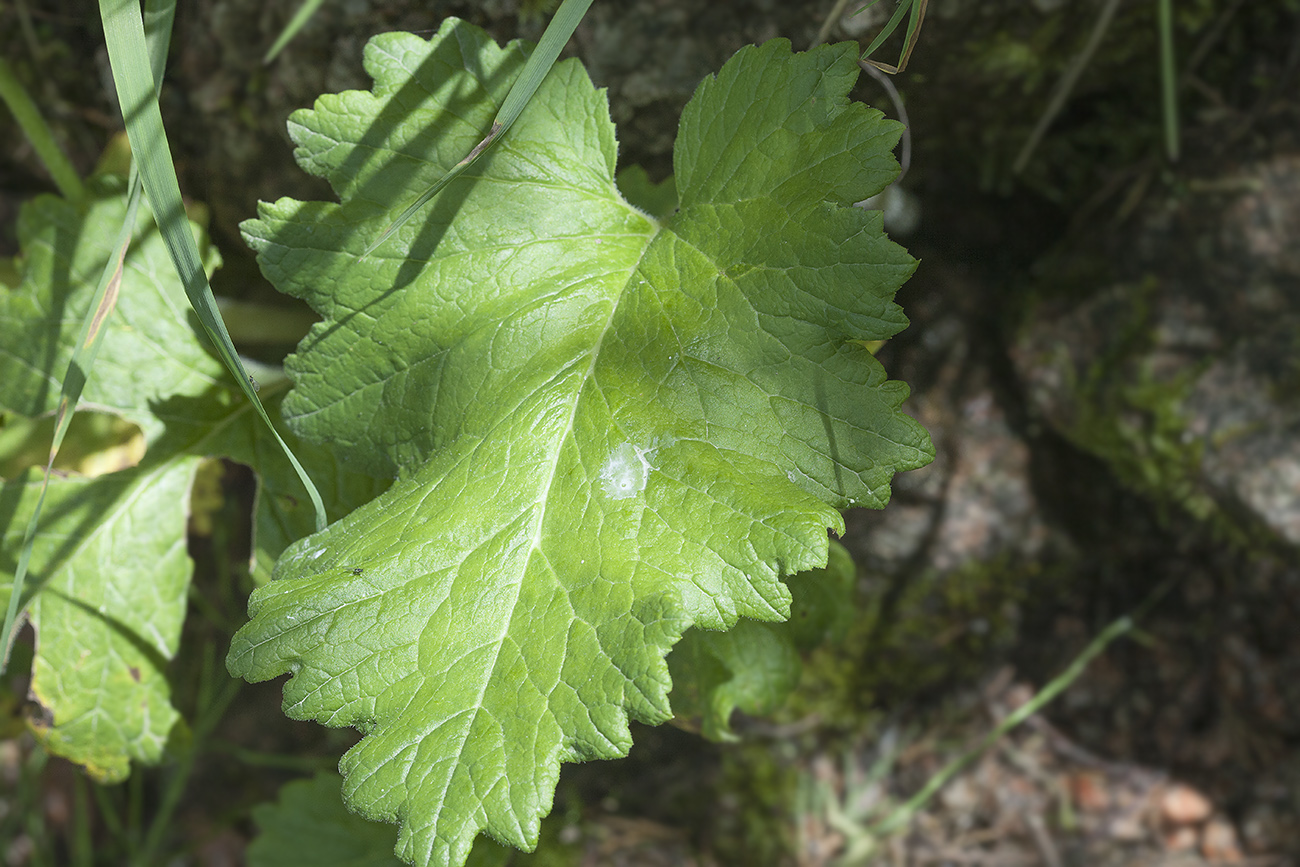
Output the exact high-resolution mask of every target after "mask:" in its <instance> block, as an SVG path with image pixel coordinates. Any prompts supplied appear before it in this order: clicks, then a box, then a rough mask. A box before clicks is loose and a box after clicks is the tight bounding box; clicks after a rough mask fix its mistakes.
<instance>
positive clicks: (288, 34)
mask: <svg viewBox="0 0 1300 867" xmlns="http://www.w3.org/2000/svg"><path fill="white" fill-rule="evenodd" d="M324 2H325V0H303V4H302V5H301V6H299V7H298V11H297V12H295V13H293V18H292V19H290V21H289V23H288V24H286V25H284V30H282V31H280V35H279V36H277V37H276V38H275V43H274V44H273V45H272V46H271V47H270V48H269V49H268V50H267V52H266V56H265V57H263V58H262V62H263V63H270V62H271V61H272V60H275V58H276V55H278V54H279V53H280V52H281V51H283V50H284V47H285V46H286V45H288V44H289V40H291V39H293V38H294V37H295V36H297V35H298V31H299V30H301V29H302V28H303V26H304V25H306V23H307V22H308V21H310V20H311V17H312V16H313V15H315V14H316V10H317V9H319V8H320V7H321V6H322V4H324Z"/></svg>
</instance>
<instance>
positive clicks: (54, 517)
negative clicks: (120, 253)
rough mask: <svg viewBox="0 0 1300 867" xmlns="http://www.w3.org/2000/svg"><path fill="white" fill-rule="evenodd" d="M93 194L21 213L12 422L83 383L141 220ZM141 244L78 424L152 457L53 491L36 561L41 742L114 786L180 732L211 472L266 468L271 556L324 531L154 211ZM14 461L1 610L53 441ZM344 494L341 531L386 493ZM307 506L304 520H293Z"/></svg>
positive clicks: (0, 379)
mask: <svg viewBox="0 0 1300 867" xmlns="http://www.w3.org/2000/svg"><path fill="white" fill-rule="evenodd" d="M90 188H91V193H92V195H91V197H90V198H89V200H88V202H87V204H86V205H85V207H84V208H79V207H78V206H76V205H74V204H72V203H70V202H68V201H66V200H64V199H60V198H57V197H54V196H40V197H37V198H36V199H34V200H32V201H31V202H28V203H26V204H25V205H24V206H23V209H22V212H21V214H20V218H19V223H18V235H19V242H20V245H21V249H22V256H21V257H20V259H19V263H18V264H19V266H20V271H19V280H18V282H17V284H16V285H14V286H6V287H0V410H3V411H5V412H7V413H14V414H17V415H21V416H26V417H35V416H39V415H41V414H42V413H48V412H50V411H51V410H53V409H54V407H55V405H56V404H57V403H58V400H59V394H60V383H59V381H58V376H59V375H61V373H62V372H63V371H65V370H67V369H68V361H69V358H70V357H71V356H72V353H73V351H74V349H75V345H76V342H77V337H78V332H79V330H80V327H81V322H82V317H83V316H84V314H85V311H86V308H87V306H88V305H89V304H90V303H91V302H92V299H93V296H94V294H95V284H96V281H97V280H98V278H99V275H100V272H101V270H102V269H103V266H104V262H105V261H106V260H107V259H108V258H109V257H110V256H112V255H113V252H114V240H115V238H114V236H115V235H116V233H117V229H118V227H119V226H120V225H121V224H122V223H123V220H124V219H125V217H126V214H127V196H126V189H125V184H124V182H123V179H121V178H119V177H114V176H106V177H99V178H94V179H92V181H91V182H90ZM191 228H192V230H193V231H195V233H196V235H197V237H198V240H199V242H200V246H201V247H204V248H205V250H206V252H205V261H204V265H205V267H206V268H207V269H209V270H212V269H214V268H215V267H216V266H217V264H218V259H217V256H216V254H215V252H213V251H211V250H210V249H206V244H205V243H204V242H205V240H206V238H205V236H204V233H203V232H202V231H201V230H200V229H199V228H198V227H197V226H192V227H191ZM134 229H135V232H134V241H133V243H132V246H131V248H130V251H129V253H128V255H127V257H126V259H125V261H124V268H123V277H122V284H121V294H120V298H119V301H118V303H117V306H116V308H115V310H114V311H113V312H112V313H111V314H110V315H109V317H108V318H107V319H106V321H105V323H104V325H103V326H102V327H103V329H104V331H105V333H104V338H103V340H104V347H103V352H102V354H101V356H100V358H99V360H98V361H97V363H96V365H95V369H94V371H93V375H92V376H90V377H89V379H88V381H87V383H86V386H85V389H84V391H83V392H82V402H81V404H80V407H79V408H80V409H82V410H85V409H95V410H99V411H102V412H109V413H112V414H114V415H116V416H118V417H121V418H123V419H125V420H127V421H129V422H131V423H133V424H135V425H136V426H138V427H139V428H140V431H141V432H142V434H143V438H144V441H145V453H144V456H143V458H142V459H141V460H140V462H139V464H138V465H137V466H134V467H130V468H127V469H121V470H118V471H116V472H110V473H106V474H104V475H101V476H98V477H95V478H86V477H81V476H76V475H72V476H65V477H61V478H56V479H54V480H52V482H51V486H50V491H49V494H48V497H47V500H46V505H45V510H44V512H43V515H42V518H41V522H40V525H39V529H38V532H37V535H36V537H35V542H34V545H33V553H32V559H31V563H30V567H31V571H30V579H29V581H28V582H27V584H26V587H25V590H26V591H27V593H28V594H29V598H26V599H24V600H22V601H23V602H24V603H25V605H26V617H27V619H28V622H30V623H31V625H32V627H33V629H34V630H35V634H36V651H35V654H34V658H33V663H32V679H31V686H30V691H31V697H32V699H33V700H34V701H35V703H36V708H37V712H36V715H35V717H34V719H33V720H32V727H33V730H34V731H35V733H36V735H37V736H38V738H40V739H41V740H42V742H43V743H44V744H45V745H46V746H47V747H48V748H49V749H50V750H51V751H53V752H55V753H57V754H59V755H62V756H65V757H67V758H69V759H71V760H72V761H75V762H78V763H80V764H82V765H84V766H85V767H86V769H87V771H88V772H89V773H90V774H91V775H92V776H94V777H95V778H96V779H98V780H100V781H103V782H114V781H118V780H122V779H124V778H125V777H126V776H127V775H128V774H129V772H130V762H131V761H132V760H136V761H141V762H145V763H155V762H157V761H158V760H159V759H160V758H161V756H162V753H163V748H164V746H165V744H166V742H167V739H168V737H169V735H170V733H171V731H172V728H173V726H174V725H175V724H176V723H177V722H178V721H179V718H180V717H179V715H178V714H177V712H176V710H175V709H174V708H173V707H172V705H171V687H170V684H169V682H168V678H167V668H168V664H169V661H170V660H171V659H172V657H173V656H174V655H175V653H176V651H177V648H178V645H179V641H180V632H181V625H182V623H183V620H184V617H185V611H186V599H187V592H188V588H189V580H190V575H191V573H192V571H193V564H192V563H191V561H190V559H189V556H188V555H187V553H186V544H185V533H186V522H187V517H188V511H189V510H188V501H189V491H190V485H191V482H192V481H193V478H194V474H195V472H196V470H197V468H198V464H199V462H200V461H201V460H202V459H203V458H204V457H205V456H208V455H228V456H232V457H236V458H239V459H242V460H245V461H249V462H251V461H253V460H257V461H258V463H257V466H258V467H259V469H261V470H262V471H263V472H264V473H266V476H265V479H266V480H267V482H268V484H267V485H266V490H265V495H264V496H263V497H262V500H261V504H260V518H259V523H260V524H261V525H263V526H266V525H271V526H278V527H281V528H282V533H283V536H284V537H285V538H282V539H281V540H279V541H278V544H277V539H276V535H275V534H274V533H268V534H267V536H269V539H266V540H260V541H259V547H266V546H268V545H269V546H270V549H271V550H270V552H269V553H270V554H272V555H274V554H278V553H279V550H280V549H282V548H283V547H284V545H286V544H288V542H289V541H292V540H293V539H296V538H300V537H301V536H303V535H306V534H307V533H308V532H310V531H311V530H312V529H313V527H314V520H313V516H312V514H311V509H310V507H309V506H307V505H306V498H305V492H304V491H303V490H302V488H301V487H300V485H299V483H298V481H297V478H296V476H294V474H293V473H292V471H291V470H290V468H289V467H288V466H287V464H285V463H284V461H283V459H282V458H279V456H278V446H277V444H276V443H275V442H274V441H273V440H271V439H270V437H269V436H267V434H266V433H265V431H264V429H263V428H262V427H261V426H260V425H258V423H257V421H256V416H255V415H254V414H253V409H252V408H251V406H250V405H249V404H248V402H247V401H245V400H244V399H243V398H242V396H241V395H240V392H239V390H238V389H237V388H236V386H235V384H234V383H233V382H232V381H231V380H230V379H229V377H228V374H227V373H226V371H225V369H224V368H223V366H222V364H221V363H220V362H219V361H218V360H217V359H216V358H214V357H213V356H212V355H211V354H210V353H209V351H208V350H207V349H206V348H205V344H204V342H203V341H202V338H200V337H199V336H198V334H197V333H196V331H195V327H194V323H192V322H191V320H190V318H189V316H190V314H189V304H188V302H187V300H186V296H185V292H184V289H183V287H182V286H181V284H180V281H179V279H178V278H177V277H176V272H175V269H174V268H173V267H172V263H171V260H170V257H169V255H168V253H167V250H166V247H165V246H164V244H163V243H162V240H161V238H160V237H159V234H158V231H157V229H156V228H155V226H154V224H153V220H152V216H151V215H150V214H149V213H148V210H147V209H145V208H142V209H140V213H139V215H138V219H137V223H136V225H135V227H134ZM74 375H75V374H74ZM268 379H269V378H268ZM283 390H284V383H283V381H282V382H281V383H280V385H279V387H278V388H277V387H276V384H275V383H274V382H271V383H270V387H269V388H268V389H266V394H267V396H268V397H270V398H274V397H276V395H277V393H279V394H282V393H283ZM15 445H16V447H23V453H22V454H14V455H0V465H3V466H5V467H6V470H7V472H11V473H12V477H10V478H7V479H6V480H5V481H4V485H3V488H0V576H4V578H5V580H6V584H4V585H0V605H3V604H5V603H7V601H8V599H9V594H10V593H11V592H12V589H11V588H12V586H13V577H14V572H15V567H16V563H17V558H18V552H19V549H20V548H21V545H22V540H23V534H24V528H25V526H26V524H27V521H28V519H29V517H30V515H31V514H32V510H33V509H34V508H35V504H36V500H37V497H38V494H39V489H40V472H39V469H38V467H39V466H42V465H43V464H44V461H45V456H46V454H47V451H48V448H47V447H48V438H47V439H46V441H45V443H43V444H42V448H40V449H38V450H36V451H35V453H31V450H30V449H27V448H25V446H26V443H22V442H18V443H16V444H15ZM72 445H74V446H75V444H72ZM267 449H272V450H274V451H273V452H270V453H268V452H267ZM72 450H73V451H75V447H74V448H73V449H72ZM268 454H269V458H267V459H265V460H263V459H262V456H263V455H268ZM10 458H14V459H18V460H10ZM24 465H26V466H28V467H31V468H27V469H24ZM330 467H331V464H329V463H324V464H322V467H321V468H322V469H323V470H328V469H329V468H330ZM323 475H325V476H326V477H327V478H330V477H329V474H328V473H327V472H326V473H323ZM330 480H331V481H333V482H334V483H335V484H334V486H333V491H332V492H333V494H334V500H335V501H334V503H333V506H334V509H335V514H339V513H341V512H343V511H346V510H347V509H349V508H352V507H353V506H354V505H355V504H356V502H360V501H363V498H365V496H364V493H359V492H358V490H359V488H364V489H366V490H367V491H368V492H369V493H370V494H371V495H373V493H375V492H377V490H379V489H382V486H381V485H379V484H378V483H376V482H375V481H373V480H368V481H364V482H362V483H361V484H360V486H358V483H357V480H356V479H355V478H354V477H353V476H352V475H350V474H340V473H335V474H334V476H333V477H332V478H330ZM293 498H298V499H301V500H302V502H303V504H304V506H303V508H301V509H297V510H293V509H289V508H287V507H286V500H292V499H293ZM6 650H7V648H6Z"/></svg>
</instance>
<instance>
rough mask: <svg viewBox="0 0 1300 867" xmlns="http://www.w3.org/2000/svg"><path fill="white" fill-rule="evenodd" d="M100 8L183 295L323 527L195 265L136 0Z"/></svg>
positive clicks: (321, 514)
mask: <svg viewBox="0 0 1300 867" xmlns="http://www.w3.org/2000/svg"><path fill="white" fill-rule="evenodd" d="M99 9H100V16H101V18H102V19H103V23H104V39H105V41H106V42H107V43H108V57H109V63H110V65H111V66H112V69H113V81H114V84H115V86H116V87H117V94H118V100H119V102H120V103H121V104H122V115H123V118H124V119H125V121H126V134H127V138H128V139H129V140H130V142H131V152H132V153H133V154H134V155H135V159H136V161H137V164H138V165H139V167H140V177H141V179H142V181H143V183H144V191H145V194H146V195H147V196H148V197H149V204H150V205H151V206H152V208H153V212H154V218H155V219H156V220H157V222H158V228H159V231H160V232H161V233H162V236H163V240H164V241H165V243H166V244H167V249H168V251H169V252H170V253H171V257H172V262H173V263H174V264H175V266H176V271H177V273H178V274H179V275H180V278H181V282H182V284H183V285H184V286H185V294H186V295H187V296H188V297H189V299H190V304H191V306H193V308H194V312H195V314H196V315H197V316H198V319H199V322H200V324H201V325H202V326H203V330H204V331H205V332H206V333H207V335H208V339H209V340H211V341H212V344H213V346H214V347H215V348H216V350H217V355H218V357H220V358H221V361H222V362H223V363H224V364H225V365H226V368H227V369H228V370H229V371H230V372H231V374H233V375H234V377H235V381H236V382H237V384H238V385H239V388H240V390H241V391H243V392H244V395H245V396H246V397H247V398H248V399H249V400H250V401H252V403H253V407H254V409H256V410H257V414H258V415H259V416H260V417H261V419H262V421H263V422H264V423H265V424H266V427H267V429H268V430H270V431H271V434H272V435H273V436H274V437H275V439H276V442H278V443H279V445H280V448H281V449H282V450H283V451H284V453H285V455H286V456H287V457H288V458H289V461H290V462H291V463H292V464H293V468H294V470H295V471H296V472H297V474H298V478H299V479H301V480H302V483H303V486H304V487H305V488H306V489H307V494H308V496H309V497H310V498H311V501H312V505H313V507H314V508H315V510H316V528H317V529H318V530H321V529H324V527H325V507H324V503H322V502H321V496H320V492H319V491H317V490H316V486H315V485H314V484H312V481H311V479H310V478H309V477H308V475H307V471H306V470H304V469H303V467H302V464H300V463H299V462H298V458H297V457H295V456H294V454H293V451H292V450H291V449H290V448H289V445H288V444H287V443H286V442H285V441H284V439H283V438H281V436H280V434H279V432H278V431H276V429H275V427H274V425H272V424H271V419H270V417H269V416H268V415H267V414H266V409H265V408H264V407H263V406H262V402H261V401H260V400H258V399H257V394H256V392H255V391H254V382H253V379H252V377H251V376H249V374H248V371H247V370H245V369H244V365H243V362H241V361H240V360H239V355H238V353H237V352H236V351H235V346H234V344H233V343H232V342H231V340H230V335H229V334H228V333H227V332H226V325H225V323H224V322H223V321H222V319H221V314H220V313H219V312H218V311H217V303H216V300H215V299H214V298H213V297H212V288H211V287H210V286H209V285H208V278H207V275H206V274H205V273H204V272H203V268H202V266H201V265H200V263H199V253H198V248H197V247H196V245H195V243H194V236H193V235H192V234H191V232H190V227H189V221H188V220H187V219H186V217H185V208H184V206H183V205H182V203H181V191H180V185H179V183H178V182H177V180H176V168H175V166H174V165H173V163H172V157H171V152H170V150H169V149H168V146H167V133H166V131H165V130H164V129H163V122H162V114H161V112H160V111H159V109H158V100H157V98H156V97H155V95H154V81H155V79H154V77H153V75H152V74H151V72H150V70H149V68H148V66H147V65H145V64H144V63H142V62H141V60H142V59H143V58H144V57H146V56H147V51H146V47H145V36H144V24H143V21H142V19H141V16H140V6H139V3H138V2H137V0H100V4H99Z"/></svg>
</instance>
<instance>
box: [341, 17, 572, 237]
mask: <svg viewBox="0 0 1300 867" xmlns="http://www.w3.org/2000/svg"><path fill="white" fill-rule="evenodd" d="M591 2H592V0H564V2H563V3H562V4H560V8H559V9H557V10H556V12H555V17H554V18H552V19H551V23H550V24H548V25H546V32H545V33H543V34H542V38H541V41H539V42H538V43H537V48H536V49H535V50H534V51H533V53H532V55H531V56H530V57H529V58H528V62H527V63H525V64H524V68H523V71H522V72H520V73H519V78H517V79H515V83H514V84H513V85H512V86H511V88H510V92H509V93H507V94H506V98H505V99H504V100H503V101H502V103H501V109H500V111H498V112H497V115H496V117H495V118H493V120H492V128H491V129H490V130H489V131H488V134H487V136H485V137H484V139H483V140H482V141H480V142H479V143H478V144H476V145H474V148H473V150H471V151H470V152H469V154H467V155H466V156H465V158H464V159H463V160H461V161H460V162H458V163H456V165H454V166H452V167H451V168H450V169H449V170H448V171H447V173H446V174H445V175H443V176H442V177H441V178H439V179H438V180H437V182H435V183H434V185H433V186H431V187H429V189H427V190H425V191H424V192H423V193H421V194H420V197H419V198H418V199H416V200H415V201H414V202H412V203H411V204H410V205H409V206H408V207H407V208H406V210H404V211H402V213H401V214H400V215H399V216H398V218H397V219H396V220H393V222H392V223H390V224H388V226H386V227H385V228H384V231H383V232H381V233H380V235H379V238H378V239H377V240H376V241H375V242H374V243H373V244H371V245H370V246H369V247H367V248H366V251H365V252H364V253H362V256H369V255H370V254H371V253H373V252H374V251H375V250H376V249H378V248H379V245H381V244H383V243H384V242H385V241H387V240H388V239H389V238H390V237H392V235H393V233H394V232H396V231H397V230H398V229H400V228H401V227H402V225H403V224H405V223H406V221H407V220H409V219H411V217H413V216H415V214H416V212H417V211H419V210H420V209H421V208H423V207H424V206H425V205H426V204H428V202H429V200H430V199H432V198H433V197H434V196H436V195H437V194H438V193H439V192H440V191H441V190H442V189H443V187H445V186H447V184H449V183H451V182H452V181H453V180H455V179H456V178H457V177H459V176H460V174H461V172H463V171H465V169H467V168H469V167H470V166H471V165H473V164H474V162H475V161H476V160H477V159H478V158H479V157H481V156H482V155H483V153H484V152H485V151H486V150H487V149H488V148H490V147H492V145H493V144H495V143H496V142H497V140H498V139H500V138H501V136H503V135H504V134H505V132H506V130H508V129H510V126H511V124H513V123H514V122H515V121H516V120H517V119H518V118H519V115H521V114H523V111H524V108H525V107H527V105H528V101H529V100H530V99H532V98H533V94H534V93H536V92H537V88H538V87H539V86H541V83H542V79H544V78H546V74H547V73H548V72H550V71H551V67H552V66H554V65H555V61H556V59H557V58H558V57H559V56H560V52H561V51H563V50H564V46H565V45H566V44H568V41H569V37H571V36H572V35H573V31H575V30H577V29H578V24H579V23H580V22H581V21H582V18H583V16H584V15H586V14H587V10H588V9H590V8H591Z"/></svg>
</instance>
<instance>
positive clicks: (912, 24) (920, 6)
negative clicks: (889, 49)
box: [862, 0, 930, 75]
mask: <svg viewBox="0 0 1300 867" xmlns="http://www.w3.org/2000/svg"><path fill="white" fill-rule="evenodd" d="M929 4H930V0H902V2H900V3H899V4H898V8H897V9H895V10H894V14H893V15H892V16H890V18H889V23H887V24H886V25H885V29H884V30H881V31H880V33H879V34H877V35H876V38H875V39H873V40H871V44H870V45H868V46H867V50H866V51H864V52H862V62H864V63H869V64H871V65H872V66H874V67H875V68H876V69H879V70H880V71H881V72H887V73H889V74H890V75H897V74H898V73H900V72H902V71H903V70H904V69H907V61H908V60H910V59H911V57H912V50H913V49H914V48H916V41H917V39H919V38H920V36H921V24H922V23H923V22H924V21H925V10H926V7H927V6H929ZM870 5H874V4H868V6H870ZM862 8H863V9H866V8H867V7H866V6H864V7H862ZM905 12H907V13H910V14H909V15H908V19H907V37H906V39H905V40H904V41H903V51H902V53H901V54H900V55H899V57H898V65H897V66H893V65H891V64H888V63H882V62H880V61H878V60H872V59H871V53H872V52H873V51H875V50H876V49H877V48H879V47H880V46H881V45H882V44H883V43H884V41H885V40H886V39H888V38H889V37H890V36H891V35H893V33H894V31H895V30H897V29H898V25H899V24H900V23H901V22H902V20H903V13H905Z"/></svg>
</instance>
